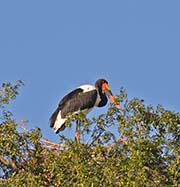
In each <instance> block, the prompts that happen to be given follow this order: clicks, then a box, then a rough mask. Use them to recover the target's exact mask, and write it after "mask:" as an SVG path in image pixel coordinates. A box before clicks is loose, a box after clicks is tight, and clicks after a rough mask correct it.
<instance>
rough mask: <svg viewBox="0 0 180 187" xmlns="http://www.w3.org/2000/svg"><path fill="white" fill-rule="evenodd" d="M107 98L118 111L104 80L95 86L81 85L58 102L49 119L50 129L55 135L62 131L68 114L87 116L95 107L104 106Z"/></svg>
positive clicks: (117, 105)
mask: <svg viewBox="0 0 180 187" xmlns="http://www.w3.org/2000/svg"><path fill="white" fill-rule="evenodd" d="M107 97H108V98H109V99H110V101H111V102H112V103H113V104H114V105H115V106H116V107H117V108H118V109H121V107H120V105H119V103H117V102H116V100H115V98H114V96H113V94H112V92H111V89H110V87H109V85H108V82H107V81H106V80H105V79H99V80H97V81H96V83H95V86H93V85H82V86H80V87H78V88H76V89H75V90H73V91H71V92H70V93H69V94H67V95H66V96H64V97H63V98H62V100H61V101H60V102H59V105H58V107H57V109H56V110H55V112H54V113H53V114H52V116H51V118H50V127H51V128H53V129H54V131H55V132H56V133H58V132H59V131H63V130H64V129H65V122H66V120H67V116H68V114H76V113H79V112H83V113H84V114H87V113H88V112H90V111H91V110H92V109H93V108H94V107H95V106H96V107H103V106H105V105H106V104H107V101H108V99H107ZM76 133H77V132H76Z"/></svg>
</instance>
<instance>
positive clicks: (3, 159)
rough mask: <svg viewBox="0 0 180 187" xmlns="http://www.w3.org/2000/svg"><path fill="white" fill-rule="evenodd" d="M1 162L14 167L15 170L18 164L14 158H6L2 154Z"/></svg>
mask: <svg viewBox="0 0 180 187" xmlns="http://www.w3.org/2000/svg"><path fill="white" fill-rule="evenodd" d="M0 162H1V163H2V164H4V165H5V166H7V167H10V168H12V169H13V170H17V166H16V164H15V162H14V161H12V160H6V159H5V158H3V157H2V156H0Z"/></svg>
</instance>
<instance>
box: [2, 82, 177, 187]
mask: <svg viewBox="0 0 180 187" xmlns="http://www.w3.org/2000/svg"><path fill="white" fill-rule="evenodd" d="M20 85H21V83H20V84H19V83H17V84H15V85H14V86H13V85H11V84H10V83H7V84H3V86H2V90H0V93H1V96H0V107H1V109H2V110H3V113H2V117H1V119H2V120H1V123H0V137H1V138H0V186H13V187H16V186H24V187H26V186H27V187H31V186H32V187H34V186H57V187H59V186H63V187H64V186H68V187H69V186H79V187H83V186H84V187H86V186H87V187H88V186H89V187H101V186H102V187H103V186H108V187H109V186H112V187H113V186H115V187H116V186H120V187H121V186H122V187H124V186H127V187H141V186H145V187H156V186H157V187H170V186H171V187H178V185H179V183H180V157H179V155H180V121H179V114H178V113H176V112H172V111H169V110H165V109H164V108H163V107H162V106H157V107H156V108H154V107H153V106H150V105H148V106H147V105H145V103H144V101H143V100H139V99H137V98H134V99H131V100H129V98H128V96H127V93H126V92H125V90H124V89H123V88H122V89H121V90H120V93H119V95H118V96H117V100H118V101H119V102H121V105H122V110H121V111H119V110H118V109H117V108H116V107H114V106H113V105H110V106H109V108H108V111H107V113H106V114H101V115H100V116H97V117H96V118H93V119H91V120H90V119H86V118H85V116H84V115H83V114H80V115H75V116H70V117H69V120H68V122H67V126H69V127H71V125H72V124H74V123H76V121H77V120H78V121H79V123H80V125H81V129H80V130H81V142H79V143H78V142H76V141H73V140H70V139H67V138H66V137H63V136H61V138H60V143H59V145H56V146H54V144H52V145H53V146H47V144H45V143H44V142H43V141H42V135H41V131H40V130H39V129H34V130H31V131H27V130H22V131H20V130H17V129H19V128H18V127H19V124H16V123H15V122H14V121H13V120H12V119H11V115H7V114H8V112H7V111H6V108H5V105H6V104H9V102H10V100H11V99H15V97H16V95H17V94H18V89H19V86H20ZM4 114H6V115H4ZM7 116H8V117H7ZM62 143H63V146H62Z"/></svg>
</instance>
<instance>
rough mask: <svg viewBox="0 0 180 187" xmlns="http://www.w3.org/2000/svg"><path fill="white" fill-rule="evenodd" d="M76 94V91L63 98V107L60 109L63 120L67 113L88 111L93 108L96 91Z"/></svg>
mask: <svg viewBox="0 0 180 187" xmlns="http://www.w3.org/2000/svg"><path fill="white" fill-rule="evenodd" d="M79 89H81V88H79ZM79 89H77V90H79ZM81 90H82V89H81ZM77 92H78V91H75V92H74V94H73V93H72V92H71V93H70V97H68V95H69V94H68V95H67V96H65V97H64V98H63V99H64V101H63V107H62V109H61V116H62V117H63V118H65V117H66V115H67V114H68V113H72V112H78V111H80V110H84V109H90V108H92V107H94V105H95V102H96V98H97V90H96V89H94V90H91V91H88V92H82V91H81V92H78V94H77ZM66 97H67V98H66ZM60 103H61V102H60Z"/></svg>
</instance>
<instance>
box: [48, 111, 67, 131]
mask: <svg viewBox="0 0 180 187" xmlns="http://www.w3.org/2000/svg"><path fill="white" fill-rule="evenodd" d="M65 121H66V119H65V118H61V110H60V109H59V108H57V109H56V110H55V111H54V113H53V114H52V116H51V117H50V127H51V128H53V129H54V131H55V132H56V133H58V132H59V131H63V130H64V129H65Z"/></svg>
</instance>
